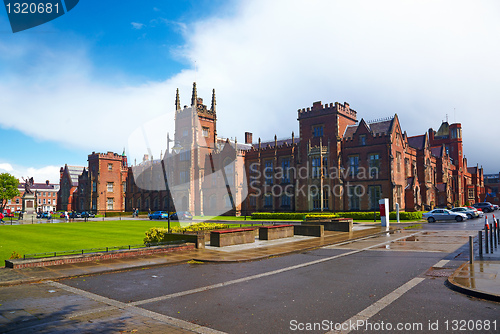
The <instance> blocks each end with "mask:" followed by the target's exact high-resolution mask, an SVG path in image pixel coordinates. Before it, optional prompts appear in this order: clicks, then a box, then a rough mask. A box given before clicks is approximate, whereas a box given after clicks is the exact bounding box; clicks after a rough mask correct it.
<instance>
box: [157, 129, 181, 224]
mask: <svg viewBox="0 0 500 334" xmlns="http://www.w3.org/2000/svg"><path fill="white" fill-rule="evenodd" d="M173 141H174V140H172V139H170V135H169V133H168V132H167V151H166V153H165V157H164V158H163V159H162V160H161V168H162V171H163V181H164V182H165V191H166V192H167V216H168V217H167V220H168V232H170V187H169V186H168V180H167V173H166V168H165V159H168V156H169V155H170V142H173ZM180 150H182V146H181V145H180V144H179V142H178V141H176V142H175V145H174V147H172V151H174V153H176V154H177V153H179V151H180ZM167 163H168V160H167ZM169 170H170V167H169Z"/></svg>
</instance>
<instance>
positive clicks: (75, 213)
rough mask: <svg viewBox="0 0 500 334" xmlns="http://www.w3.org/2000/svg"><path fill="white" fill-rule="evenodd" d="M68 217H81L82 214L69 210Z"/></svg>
mask: <svg viewBox="0 0 500 334" xmlns="http://www.w3.org/2000/svg"><path fill="white" fill-rule="evenodd" d="M68 216H69V218H82V214H81V213H80V212H70V213H69V215H68Z"/></svg>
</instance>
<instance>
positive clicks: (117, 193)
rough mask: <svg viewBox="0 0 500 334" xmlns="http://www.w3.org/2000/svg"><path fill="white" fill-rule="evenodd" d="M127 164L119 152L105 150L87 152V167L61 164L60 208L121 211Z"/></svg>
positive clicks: (123, 205) (123, 203) (123, 204)
mask: <svg viewBox="0 0 500 334" xmlns="http://www.w3.org/2000/svg"><path fill="white" fill-rule="evenodd" d="M127 175H128V164H127V157H126V156H125V153H123V154H122V155H120V154H117V153H113V152H107V153H95V152H92V154H89V156H88V167H87V168H86V167H76V166H67V165H66V166H65V167H64V168H61V181H60V186H61V190H60V192H59V193H60V195H59V197H60V206H58V208H59V209H60V210H65V211H66V210H67V211H92V212H99V213H102V212H121V211H124V210H125V191H126V184H127Z"/></svg>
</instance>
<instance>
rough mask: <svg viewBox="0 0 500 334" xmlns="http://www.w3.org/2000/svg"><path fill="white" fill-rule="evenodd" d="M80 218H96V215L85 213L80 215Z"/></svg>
mask: <svg viewBox="0 0 500 334" xmlns="http://www.w3.org/2000/svg"><path fill="white" fill-rule="evenodd" d="M80 217H82V218H95V213H92V212H87V211H83V212H82V213H81V214H80Z"/></svg>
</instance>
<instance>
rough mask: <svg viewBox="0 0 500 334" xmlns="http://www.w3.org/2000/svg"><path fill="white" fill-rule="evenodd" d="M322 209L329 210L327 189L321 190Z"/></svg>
mask: <svg viewBox="0 0 500 334" xmlns="http://www.w3.org/2000/svg"><path fill="white" fill-rule="evenodd" d="M323 209H326V210H329V209H330V205H329V203H328V188H325V189H323Z"/></svg>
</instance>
